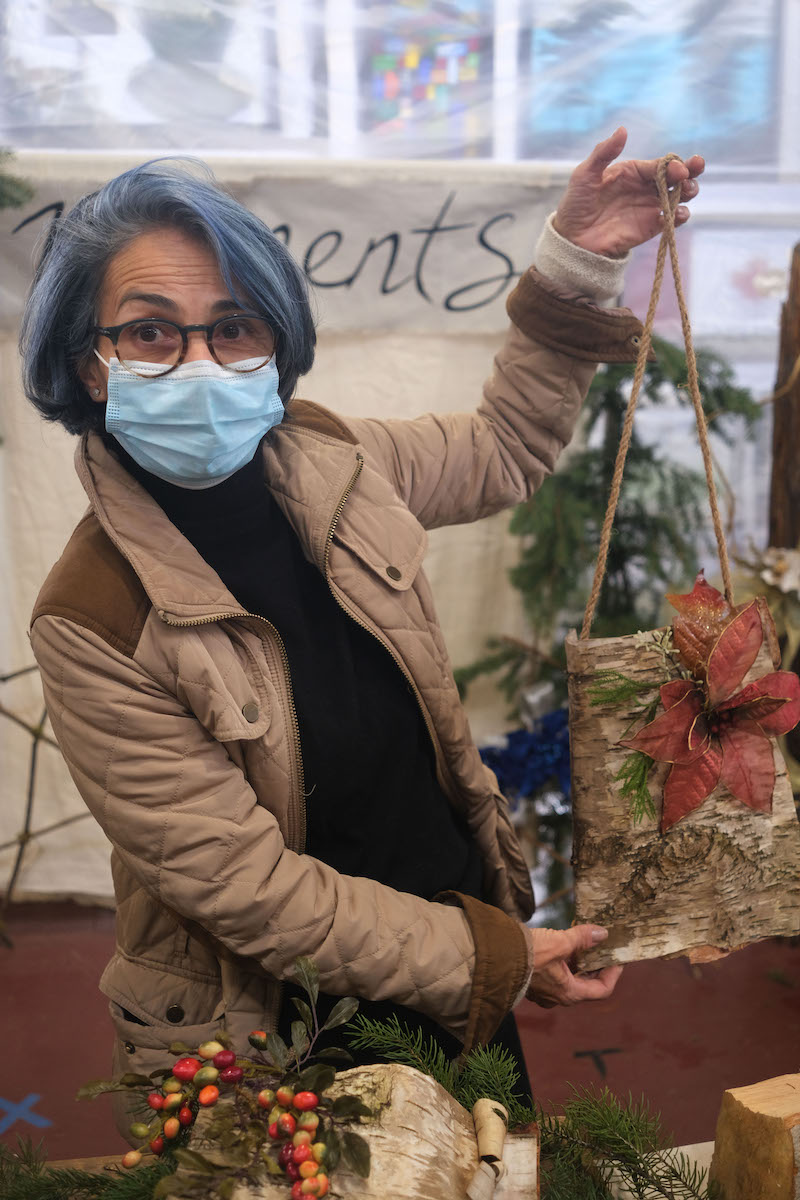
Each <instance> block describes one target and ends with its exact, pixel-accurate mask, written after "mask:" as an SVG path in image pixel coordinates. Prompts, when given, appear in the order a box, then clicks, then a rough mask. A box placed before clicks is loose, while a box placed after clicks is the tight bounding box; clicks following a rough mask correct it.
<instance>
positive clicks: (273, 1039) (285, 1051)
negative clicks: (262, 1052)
mask: <svg viewBox="0 0 800 1200" xmlns="http://www.w3.org/2000/svg"><path fill="white" fill-rule="evenodd" d="M267 1054H268V1055H269V1056H270V1058H271V1059H272V1061H273V1063H274V1064H275V1066H276V1067H277V1068H278V1070H279V1071H283V1070H284V1069H285V1067H286V1064H287V1063H288V1061H289V1047H288V1046H287V1045H286V1042H284V1040H283V1038H279V1037H278V1035H277V1033H268V1034H267Z"/></svg>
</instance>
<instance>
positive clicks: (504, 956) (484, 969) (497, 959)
mask: <svg viewBox="0 0 800 1200" xmlns="http://www.w3.org/2000/svg"><path fill="white" fill-rule="evenodd" d="M436 899H437V901H439V902H440V903H443V904H455V905H457V906H458V907H459V908H462V909H463V910H464V916H465V917H466V918H467V922H468V924H469V929H470V933H471V934H472V940H473V941H474V943H475V973H474V975H473V978H472V995H471V997H470V1002H469V1017H468V1019H467V1030H466V1033H465V1035H464V1050H463V1053H464V1054H468V1053H469V1051H470V1050H472V1049H473V1048H474V1047H475V1046H483V1045H485V1044H486V1042H488V1041H490V1040H491V1038H492V1036H493V1034H494V1033H495V1032H496V1031H497V1027H498V1025H499V1024H500V1022H501V1021H502V1020H503V1017H505V1016H506V1014H507V1013H508V1012H510V1011H511V1008H512V1007H513V1005H514V1002H515V1000H516V999H517V996H518V995H519V993H520V991H521V990H522V985H523V984H524V982H525V980H526V978H527V975H528V944H527V941H526V938H525V931H524V929H523V927H522V925H520V923H519V922H518V921H515V920H514V919H513V917H509V916H507V915H506V914H505V913H504V912H501V910H500V909H499V908H494V907H493V906H492V905H491V904H484V903H483V901H482V900H475V899H474V898H473V897H472V896H464V895H462V894H461V892H441V893H440V894H439V895H438V896H437V897H436Z"/></svg>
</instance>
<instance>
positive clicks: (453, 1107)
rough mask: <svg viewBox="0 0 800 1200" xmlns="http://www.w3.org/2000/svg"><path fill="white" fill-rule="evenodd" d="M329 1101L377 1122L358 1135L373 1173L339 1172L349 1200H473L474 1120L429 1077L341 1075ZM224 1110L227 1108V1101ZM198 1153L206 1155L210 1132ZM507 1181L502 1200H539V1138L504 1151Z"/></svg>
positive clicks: (271, 1188)
mask: <svg viewBox="0 0 800 1200" xmlns="http://www.w3.org/2000/svg"><path fill="white" fill-rule="evenodd" d="M325 1095H326V1097H327V1098H330V1099H335V1098H336V1096H338V1095H351V1096H360V1097H361V1099H362V1100H363V1101H364V1103H365V1104H366V1105H367V1106H368V1107H369V1108H371V1109H372V1111H373V1113H374V1114H375V1116H374V1117H373V1118H366V1119H364V1120H362V1121H360V1122H358V1123H354V1124H353V1125H352V1126H351V1128H352V1129H353V1130H354V1131H355V1132H357V1133H358V1134H359V1135H360V1136H361V1137H363V1138H364V1139H365V1140H366V1141H367V1142H368V1143H369V1148H370V1156H371V1169H370V1173H369V1176H368V1178H367V1179H361V1178H359V1176H357V1175H354V1174H352V1173H351V1172H350V1171H348V1170H347V1169H346V1168H345V1167H344V1165H343V1164H341V1163H340V1164H339V1166H338V1167H337V1168H336V1171H335V1172H334V1174H333V1176H332V1179H331V1184H332V1189H333V1191H334V1192H335V1193H336V1194H337V1195H340V1196H347V1197H348V1200H376V1198H377V1197H380V1200H387V1198H388V1197H390V1198H391V1200H442V1198H443V1197H445V1196H447V1197H448V1198H450V1200H466V1198H467V1187H468V1186H469V1183H470V1181H471V1180H472V1177H473V1175H474V1174H475V1172H476V1170H477V1169H478V1149H477V1141H476V1138H475V1126H474V1124H473V1120H472V1116H471V1114H470V1113H468V1112H467V1110H466V1109H464V1108H462V1107H461V1105H460V1104H457V1103H456V1101H455V1100H454V1099H453V1097H452V1096H451V1095H450V1094H449V1093H448V1092H446V1091H445V1090H444V1088H442V1087H440V1085H439V1084H438V1083H435V1082H434V1080H433V1079H431V1078H430V1077H429V1076H427V1075H423V1074H421V1073H420V1072H419V1071H415V1070H414V1069H413V1068H412V1067H405V1066H401V1065H399V1064H398V1063H391V1064H386V1065H378V1066H372V1067H354V1068H353V1069H352V1070H350V1071H340V1072H339V1074H338V1075H337V1076H336V1082H335V1083H334V1084H333V1085H332V1086H331V1087H330V1088H329V1089H328V1090H327V1091H326V1093H325ZM220 1103H223V1102H222V1101H221V1102H220ZM198 1124H199V1125H200V1128H198V1129H197V1134H198V1136H197V1140H196V1141H195V1140H193V1141H192V1148H193V1149H196V1150H199V1151H201V1152H202V1153H205V1152H206V1148H205V1147H204V1145H203V1143H202V1124H201V1123H200V1122H199V1123H198ZM503 1162H504V1163H505V1166H506V1174H505V1176H504V1177H503V1179H502V1180H501V1181H500V1182H499V1183H498V1185H497V1188H496V1190H495V1192H494V1200H539V1133H538V1130H537V1129H536V1126H530V1127H529V1128H528V1130H527V1131H526V1132H525V1133H521V1134H510V1135H509V1136H508V1137H507V1138H506V1141H505V1146H504V1148H503ZM287 1195H288V1193H287V1190H286V1183H285V1182H278V1181H275V1182H272V1181H271V1180H270V1181H268V1182H267V1183H265V1184H264V1185H263V1186H262V1187H260V1188H259V1189H257V1190H254V1189H253V1188H252V1187H247V1186H245V1185H244V1184H242V1185H241V1186H239V1187H238V1188H237V1190H236V1191H235V1193H234V1197H233V1200H287Z"/></svg>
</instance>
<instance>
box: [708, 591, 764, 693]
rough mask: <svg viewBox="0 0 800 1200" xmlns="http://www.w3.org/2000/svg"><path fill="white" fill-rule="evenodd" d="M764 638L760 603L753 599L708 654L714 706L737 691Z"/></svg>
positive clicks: (710, 685)
mask: <svg viewBox="0 0 800 1200" xmlns="http://www.w3.org/2000/svg"><path fill="white" fill-rule="evenodd" d="M763 640H764V631H763V629H762V628H761V617H760V616H759V612H758V605H757V604H756V603H755V601H753V602H752V603H751V604H748V605H747V607H746V608H745V609H744V610H743V611H742V612H740V613H739V614H738V615H737V616H735V617H734V618H733V620H732V621H730V622H729V623H728V624H727V625H726V626H725V628H724V629H723V631H722V633H721V634H720V635H719V637H718V638H717V642H716V645H715V646H714V648H713V650H712V651H711V654H710V655H709V658H708V667H707V670H706V687H707V690H708V699H709V702H710V703H711V704H712V705H714V706H716V705H717V704H719V703H720V701H722V700H725V699H727V697H728V696H730V695H731V693H732V692H735V691H736V689H737V687H738V686H739V684H740V683H741V682H742V680H743V679H744V677H745V675H746V674H747V672H748V671H749V670H750V668H751V667H752V665H753V663H754V662H755V660H756V656H757V654H758V652H759V650H760V649H761V643H762V642H763Z"/></svg>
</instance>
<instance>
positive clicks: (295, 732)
mask: <svg viewBox="0 0 800 1200" xmlns="http://www.w3.org/2000/svg"><path fill="white" fill-rule="evenodd" d="M157 611H158V615H159V617H160V618H161V620H162V621H163V622H164V623H165V624H166V625H172V626H174V627H176V628H180V629H185V628H187V627H188V626H190V625H212V624H214V623H215V622H216V621H227V620H230V619H231V618H233V619H236V618H238V617H252V619H253V620H254V621H261V622H262V623H263V624H264V625H266V626H267V628H268V629H269V630H270V632H271V633H272V635H273V637H274V638H275V641H276V643H277V645H278V650H279V652H280V656H281V661H282V663H283V670H284V675H285V679H286V694H287V697H288V700H289V717H290V721H291V727H292V742H293V745H294V757H295V765H296V767H297V782H298V790H297V792H296V793H295V794H293V795H292V797H291V804H290V808H289V813H290V842H291V843H293V845H292V846H291V848H292V849H294V850H296V851H297V853H298V854H302V852H303V850H304V849H305V844H306V807H305V804H304V802H303V797H304V796H305V778H304V775H303V755H302V751H301V746H300V723H299V721H298V720H297V709H296V707H295V703H294V692H293V690H292V673H291V671H290V669H289V656H288V654H287V653H286V646H285V645H284V642H283V638H282V637H281V635H280V634H279V633H278V630H277V629H276V628H275V626H274V625H273V624H272V622H271V621H268V620H267V618H266V617H260V616H259V615H258V613H251V612H246V611H245V610H244V609H243V610H242V611H241V612H240V613H215V614H214V615H213V616H210V617H196V618H187V619H186V620H180V619H178V618H176V617H171V616H170V614H169V613H168V612H166V611H165V610H164V609H163V608H161V609H158V610H157ZM292 834H293V835H294V836H293V837H292V836H291V835H292Z"/></svg>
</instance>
